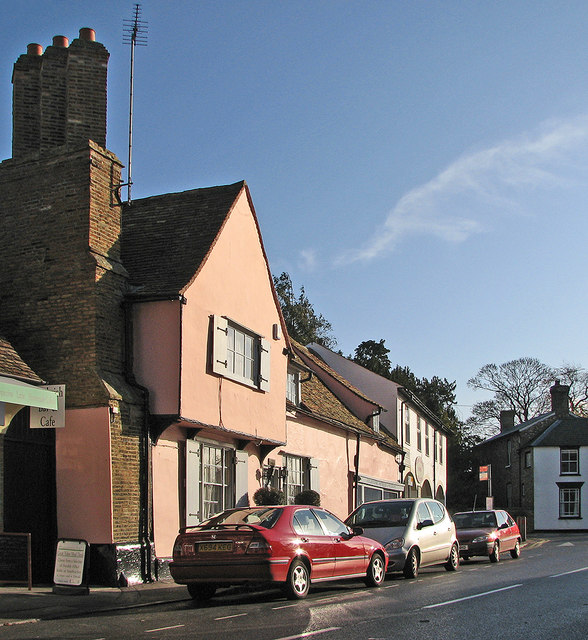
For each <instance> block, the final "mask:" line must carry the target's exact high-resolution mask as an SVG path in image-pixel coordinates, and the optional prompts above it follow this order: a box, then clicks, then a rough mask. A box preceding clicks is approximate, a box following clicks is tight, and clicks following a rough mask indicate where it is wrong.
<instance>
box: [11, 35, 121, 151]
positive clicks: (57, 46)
mask: <svg viewBox="0 0 588 640" xmlns="http://www.w3.org/2000/svg"><path fill="white" fill-rule="evenodd" d="M108 58H109V53H108V51H107V50H106V48H105V47H104V46H103V45H102V44H100V43H98V42H96V41H95V33H94V30H93V29H88V28H84V29H80V36H79V38H76V39H75V40H74V41H73V42H72V43H71V45H69V46H68V39H67V38H66V37H64V36H55V37H54V38H53V44H52V45H51V46H49V47H47V49H46V50H45V53H43V49H42V47H41V46H40V45H38V44H30V45H29V46H28V47H27V53H26V54H23V55H21V56H20V57H19V58H18V60H17V61H16V63H15V65H14V71H13V75H12V83H13V98H12V117H13V119H12V156H13V158H18V157H21V156H23V155H26V154H28V153H31V152H43V151H47V150H49V149H52V148H54V147H59V146H62V145H66V144H67V145H76V144H79V143H80V142H87V141H88V140H93V141H94V142H95V143H96V144H98V145H100V146H101V147H106V76H107V66H108Z"/></svg>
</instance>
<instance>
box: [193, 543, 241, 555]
mask: <svg viewBox="0 0 588 640" xmlns="http://www.w3.org/2000/svg"><path fill="white" fill-rule="evenodd" d="M232 550H233V543H232V542H201V543H200V544H199V545H198V551H200V552H201V553H203V552H208V551H232Z"/></svg>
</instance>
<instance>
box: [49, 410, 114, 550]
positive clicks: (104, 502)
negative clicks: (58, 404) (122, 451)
mask: <svg viewBox="0 0 588 640" xmlns="http://www.w3.org/2000/svg"><path fill="white" fill-rule="evenodd" d="M55 458H56V465H57V469H56V480H57V535H58V536H59V537H62V538H80V539H82V540H86V541H88V542H90V543H95V544H110V543H112V542H113V541H114V539H113V532H112V490H111V487H112V473H111V457H110V413H109V408H108V407H99V408H94V409H68V410H67V411H66V414H65V427H64V428H63V429H56V432H55Z"/></svg>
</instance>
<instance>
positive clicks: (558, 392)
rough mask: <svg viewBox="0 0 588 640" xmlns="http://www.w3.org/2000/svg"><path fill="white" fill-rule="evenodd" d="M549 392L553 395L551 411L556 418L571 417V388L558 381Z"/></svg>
mask: <svg viewBox="0 0 588 640" xmlns="http://www.w3.org/2000/svg"><path fill="white" fill-rule="evenodd" d="M549 392H550V393H551V410H552V411H553V412H554V413H555V417H556V418H567V417H568V416H569V415H570V387H569V386H568V385H567V384H560V383H559V380H556V381H555V384H554V385H553V387H551V389H550V390H549Z"/></svg>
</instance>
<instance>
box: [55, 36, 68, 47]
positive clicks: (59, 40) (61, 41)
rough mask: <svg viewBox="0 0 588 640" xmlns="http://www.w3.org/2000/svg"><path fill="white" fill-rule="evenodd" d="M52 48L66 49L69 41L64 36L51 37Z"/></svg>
mask: <svg viewBox="0 0 588 640" xmlns="http://www.w3.org/2000/svg"><path fill="white" fill-rule="evenodd" d="M53 46H54V47H60V48H67V47H68V46H69V40H68V39H67V38H66V37H65V36H53Z"/></svg>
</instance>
